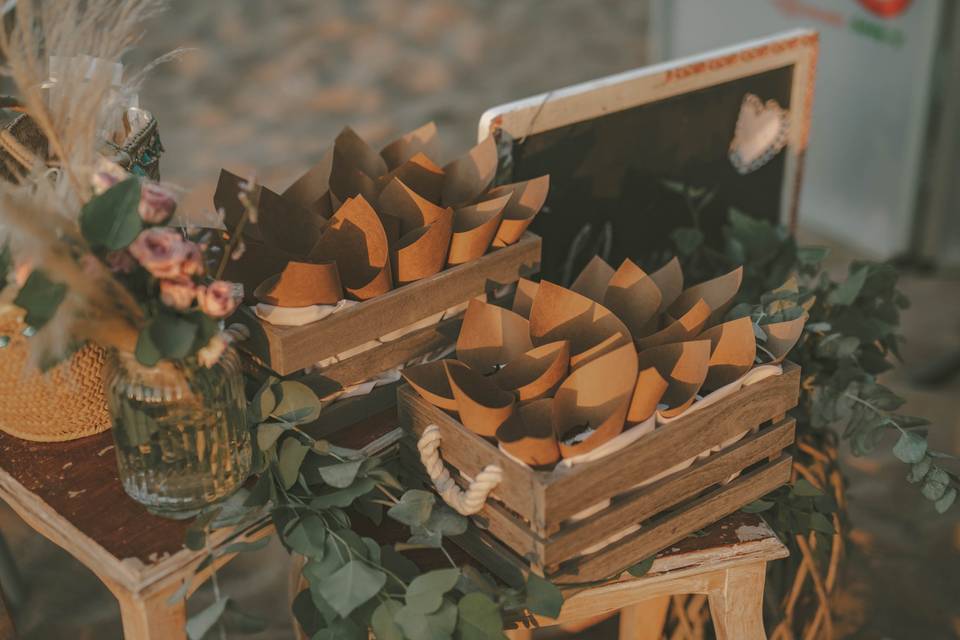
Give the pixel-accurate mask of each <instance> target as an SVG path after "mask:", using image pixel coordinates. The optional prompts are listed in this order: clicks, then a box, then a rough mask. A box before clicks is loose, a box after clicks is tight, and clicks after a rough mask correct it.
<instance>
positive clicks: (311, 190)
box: [281, 148, 333, 218]
mask: <svg viewBox="0 0 960 640" xmlns="http://www.w3.org/2000/svg"><path fill="white" fill-rule="evenodd" d="M332 166H333V149H332V148H331V149H329V150H327V152H326V153H324V154H323V157H322V158H320V162H318V163H317V164H315V165H314V166H313V167H311V168H310V170H309V171H307V172H306V173H304V174H303V175H302V176H300V177H299V178H297V180H296V181H295V182H294V183H293V184H291V185H290V186H289V187H287V188H286V190H285V191H284V192H283V193H282V194H281V195H282V196H283V198H284V199H285V200H287V201H289V202H292V203H294V204H295V205H297V206H299V207H302V208H304V209H306V210H307V211H310V212H311V213H316V214H318V215H321V216H323V217H324V218H329V217H330V215H331V214H332V213H333V203H332V202H331V201H330V169H331V167H332Z"/></svg>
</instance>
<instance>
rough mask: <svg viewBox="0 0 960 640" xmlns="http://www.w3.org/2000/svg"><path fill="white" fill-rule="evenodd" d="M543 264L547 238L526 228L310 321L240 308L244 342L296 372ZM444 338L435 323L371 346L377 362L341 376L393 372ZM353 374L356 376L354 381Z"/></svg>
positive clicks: (276, 366) (266, 361)
mask: <svg viewBox="0 0 960 640" xmlns="http://www.w3.org/2000/svg"><path fill="white" fill-rule="evenodd" d="M539 269H540V237H539V236H537V235H535V234H533V233H530V232H526V233H524V235H523V237H521V238H520V240H518V241H517V242H516V243H514V244H512V245H510V246H507V247H503V248H501V249H495V250H493V251H491V252H490V253H488V254H486V255H484V256H483V257H481V258H478V259H476V260H473V261H471V262H468V263H466V264H461V265H457V266H455V267H450V268H447V269H444V270H443V271H441V272H440V273H438V274H436V275H433V276H430V277H429V278H424V279H423V280H418V281H416V282H413V283H410V284H408V285H404V286H402V287H399V288H396V289H393V290H392V291H389V292H387V293H385V294H383V295H382V296H378V297H376V298H373V299H371V300H366V301H364V302H362V303H360V304H357V305H353V306H352V307H349V308H347V309H344V310H342V311H339V312H337V313H334V314H333V315H330V316H327V317H326V318H324V319H323V320H320V321H317V322H314V323H311V324H308V325H304V326H301V327H282V326H275V325H271V324H269V323H267V322H263V321H261V320H260V319H259V318H257V317H256V316H255V315H254V314H253V313H250V312H245V313H238V314H236V315H235V316H234V317H233V318H232V320H231V321H232V322H239V323H240V324H243V325H245V326H247V327H248V328H249V329H250V333H251V336H250V338H249V339H247V340H245V341H244V342H243V344H242V347H243V348H244V349H245V350H246V351H248V352H249V353H250V354H251V355H252V356H254V357H255V358H257V359H259V360H260V361H261V363H262V364H263V365H264V366H266V367H268V368H270V369H271V370H273V371H276V372H277V373H279V374H280V375H289V374H291V373H294V372H295V371H299V370H300V369H303V368H305V367H308V366H310V365H313V364H315V363H317V362H319V361H321V360H324V359H326V358H329V357H331V356H335V355H337V354H338V353H343V352H345V351H348V350H349V349H352V348H354V347H357V346H359V345H362V344H364V343H366V342H369V341H371V340H376V339H377V338H379V337H380V336H383V335H386V334H388V333H391V332H393V331H397V330H399V329H403V328H404V327H408V326H410V325H412V324H414V323H416V322H417V321H419V320H423V319H424V318H427V317H429V316H431V315H434V314H436V313H439V312H441V311H444V310H446V309H449V308H451V307H454V306H457V305H459V304H462V303H464V302H467V301H468V300H470V298H473V297H474V296H478V295H481V294H484V293H488V292H490V291H492V290H494V289H496V288H498V287H501V286H503V285H505V284H510V283H513V282H516V281H517V280H518V279H519V278H521V277H529V276H531V275H533V274H534V273H536V272H537V271H539ZM441 337H442V335H441V334H439V333H438V332H437V331H436V330H435V329H431V328H428V329H426V330H420V331H417V332H414V333H412V334H410V335H407V336H404V337H403V338H400V339H399V340H396V341H393V342H390V343H386V344H384V345H383V346H381V347H377V348H375V349H371V350H369V351H366V352H364V353H362V354H360V356H363V357H364V358H366V359H367V360H368V361H369V363H370V364H369V366H365V367H361V372H362V373H365V374H366V375H365V376H363V377H360V378H356V375H357V367H356V366H353V367H352V368H350V369H349V370H350V375H349V376H347V375H341V376H339V378H337V381H338V382H339V383H340V384H343V385H346V384H350V383H353V382H358V381H359V380H363V379H365V378H368V377H370V376H371V375H375V374H377V373H379V372H381V371H385V370H387V369H391V368H393V367H395V366H397V365H399V364H402V363H403V362H405V361H406V360H408V359H410V358H411V357H413V356H415V355H417V354H418V353H423V352H424V351H425V346H428V343H431V342H432V341H434V342H435V341H437V340H439V339H440V338H441ZM381 350H382V352H381ZM360 356H354V357H360ZM352 359H353V358H350V359H349V360H352ZM344 362H346V361H344ZM337 364H338V365H343V363H337ZM341 369H342V366H341ZM350 377H354V378H356V379H350V380H347V378H350Z"/></svg>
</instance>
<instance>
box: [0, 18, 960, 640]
mask: <svg viewBox="0 0 960 640" xmlns="http://www.w3.org/2000/svg"><path fill="white" fill-rule="evenodd" d="M646 28H647V12H646V3H645V2H643V1H642V0H621V1H617V0H591V1H590V2H584V1H576V0H527V1H524V2H516V1H513V2H510V1H507V0H497V1H492V0H457V1H455V2H444V1H441V0H420V1H415V0H392V1H391V0H324V1H323V2H316V1H313V0H273V1H271V2H254V1H253V0H244V1H242V2H238V1H234V0H203V1H197V0H193V1H191V0H176V1H174V2H173V3H172V7H171V9H170V10H169V11H168V12H167V13H166V14H165V15H164V16H162V17H161V18H159V19H158V20H157V22H156V24H155V26H153V27H152V28H151V29H150V31H149V33H148V34H147V37H146V39H145V41H144V48H143V51H142V52H139V53H137V54H136V55H137V56H138V57H139V58H140V59H142V60H146V59H151V58H153V57H156V56H158V55H160V54H162V53H164V52H166V51H169V50H171V49H174V48H177V47H189V48H193V50H191V51H189V52H185V53H184V54H183V55H182V56H181V57H180V58H179V59H178V61H176V62H173V63H171V64H169V65H166V66H164V67H161V68H160V69H158V70H157V71H156V72H155V74H154V75H153V77H152V78H151V80H150V81H149V83H148V85H147V86H146V87H145V89H144V92H143V94H142V102H143V104H144V106H147V107H148V108H150V109H152V110H153V111H154V112H155V113H156V114H157V116H158V117H159V119H160V124H161V133H162V137H163V141H164V144H165V145H166V148H167V153H166V155H165V157H164V159H163V173H164V177H165V178H166V179H168V180H171V181H174V182H176V183H178V184H180V185H182V186H184V187H185V188H187V189H189V188H190V187H192V186H194V185H197V184H202V183H209V182H210V181H212V180H215V179H216V174H217V172H218V170H219V168H220V167H221V166H231V167H244V168H247V169H256V170H257V171H258V175H259V176H260V177H261V178H262V179H263V180H264V181H265V182H266V183H267V184H269V185H271V186H275V187H278V188H282V187H285V186H286V185H287V184H288V182H289V181H291V180H292V178H293V177H295V176H296V175H297V172H298V171H300V170H302V169H303V168H304V167H306V166H308V165H309V164H310V163H311V161H314V160H316V159H318V158H319V156H320V154H321V152H322V151H323V149H324V148H325V146H326V145H327V144H328V142H329V141H330V140H332V138H333V136H334V135H336V132H337V131H338V130H339V129H340V128H341V127H342V126H344V125H347V124H349V125H350V126H352V127H354V128H355V129H356V130H357V131H358V132H360V133H361V134H362V135H364V136H366V137H368V138H369V139H370V140H371V141H374V142H380V141H386V140H389V139H390V137H391V136H392V135H394V134H397V133H400V132H402V131H405V130H408V129H411V128H413V127H415V126H417V125H419V124H422V123H423V122H425V121H427V120H431V119H432V120H435V121H436V122H437V123H438V125H439V126H440V129H441V135H442V138H443V145H444V150H445V151H446V152H447V154H448V155H452V154H453V153H454V152H456V151H457V150H460V149H463V148H465V147H466V146H467V145H468V144H469V143H471V142H472V141H473V140H475V137H476V123H477V121H478V119H479V117H480V114H481V113H482V112H483V111H484V110H485V109H486V108H488V107H490V106H494V105H497V104H500V103H502V102H506V101H509V100H514V99H518V98H522V97H525V96H528V95H532V94H535V93H538V92H541V91H545V90H549V89H552V88H557V87H561V86H564V85H566V84H570V83H573V82H579V81H583V80H588V79H591V78H595V77H598V76H601V75H606V74H609V73H614V72H617V71H621V70H624V69H628V68H632V67H636V66H639V65H641V64H643V63H644V61H645V58H646V55H645V33H646ZM842 257H843V252H842V251H841V252H840V254H839V257H838V261H839V260H840V258H842ZM904 287H905V289H906V291H907V293H908V294H909V295H910V296H911V297H912V298H913V299H914V306H913V308H912V309H911V310H910V311H909V312H908V313H907V314H906V315H905V318H904V329H905V333H906V335H907V336H908V340H909V342H908V344H907V346H906V348H905V350H904V351H905V354H906V356H907V359H908V364H907V366H905V367H904V368H903V369H902V371H899V372H897V373H895V374H894V375H893V376H891V380H890V381H891V382H892V383H893V384H894V386H895V387H896V389H897V390H898V391H899V392H900V393H902V394H904V395H905V396H906V397H908V398H909V400H910V403H909V405H908V407H906V408H905V409H906V410H907V411H908V412H909V411H912V412H916V413H920V414H923V415H926V416H928V417H930V418H931V419H933V420H934V423H935V425H937V426H936V432H935V435H934V437H933V440H934V442H935V443H936V445H937V447H938V448H939V449H941V450H945V451H950V452H953V453H960V437H958V435H957V434H958V433H960V425H958V417H957V411H956V409H957V406H958V401H957V397H958V395H957V394H958V392H960V380H956V379H955V380H953V381H951V382H948V383H946V384H945V385H943V386H941V387H939V388H936V389H918V388H914V387H913V386H912V385H911V384H910V382H909V379H910V378H909V374H910V372H911V371H912V368H914V367H916V366H918V365H919V364H922V363H923V362H925V361H927V360H929V359H930V358H932V357H936V356H937V355H939V354H942V353H943V352H944V351H945V350H947V349H950V348H957V349H960V332H958V329H960V326H958V322H957V318H958V317H960V314H958V311H960V308H958V302H957V300H960V296H958V294H960V285H958V283H957V282H956V281H955V280H943V279H935V278H919V277H907V278H905V280H904ZM848 468H849V469H850V473H851V486H852V489H851V494H850V495H851V517H852V518H853V523H854V526H855V527H856V536H855V538H856V540H857V541H858V542H859V543H860V547H859V548H858V549H856V550H854V551H853V553H852V554H851V562H850V563H848V569H847V574H846V576H845V577H844V591H843V594H842V596H841V598H840V599H839V606H838V612H837V616H838V623H837V625H838V630H840V631H841V633H842V635H843V636H844V637H851V638H864V639H880V638H890V639H897V640H913V639H922V640H927V639H929V640H938V639H940V638H956V637H960V604H958V599H957V596H956V594H957V593H960V553H958V549H960V508H956V507H955V508H954V510H953V511H952V513H951V514H950V515H948V516H943V517H940V516H937V515H936V514H935V513H934V512H933V510H932V508H931V507H930V506H928V504H927V503H926V501H925V500H923V499H922V498H920V497H919V496H918V493H917V489H916V487H915V486H912V485H908V484H907V483H906V482H905V481H904V480H903V475H904V473H905V469H904V467H903V465H902V464H900V463H898V462H896V461H895V460H893V459H892V458H891V457H888V456H880V457H877V458H871V459H868V460H859V461H851V463H850V464H849V466H848ZM0 529H2V531H3V533H4V535H5V536H6V538H7V540H8V542H9V543H10V546H11V547H12V548H13V550H14V553H15V555H16V558H17V562H18V564H19V565H20V568H21V570H22V572H23V573H24V575H25V576H26V582H27V586H28V588H29V593H28V594H27V598H26V601H25V603H24V604H23V606H22V607H21V608H20V609H19V611H18V613H17V621H18V625H19V629H20V631H21V635H22V637H24V638H25V639H27V640H54V639H56V638H71V639H72V640H84V639H87V638H91V639H92V638H97V639H101V638H115V637H119V636H120V627H119V621H118V610H117V607H116V605H115V603H114V602H113V601H112V598H111V597H110V594H109V593H108V592H107V591H106V590H105V589H104V588H103V587H102V586H101V585H100V584H99V582H98V581H97V580H96V578H95V577H94V576H93V575H92V574H90V573H89V572H88V571H86V570H85V569H84V568H83V567H81V566H80V565H79V564H78V563H76V562H75V561H73V560H72V559H71V558H70V557H69V556H67V555H66V554H65V553H63V552H61V551H59V550H58V549H56V548H55V547H53V546H52V545H51V544H49V543H47V542H46V541H45V540H42V539H39V538H38V537H37V536H35V535H33V534H32V532H31V531H30V530H29V529H28V528H27V527H26V526H25V525H24V524H23V523H22V522H20V521H19V520H18V519H17V518H16V517H15V516H14V515H13V514H12V513H11V512H10V511H9V510H8V509H7V508H6V507H2V508H0ZM286 570H287V563H286V554H285V553H284V552H283V550H282V549H281V548H280V547H279V545H278V544H277V543H276V542H274V543H273V544H272V545H271V546H270V547H269V548H268V549H266V550H264V551H261V552H259V553H257V554H254V555H251V556H250V557H246V558H242V559H240V560H238V561H235V562H233V563H232V564H230V565H229V566H228V567H227V569H226V570H224V571H223V572H222V575H221V583H222V587H223V588H224V589H225V590H226V591H227V592H228V593H229V594H230V595H231V596H232V597H235V598H237V599H238V600H239V601H240V602H241V603H242V604H243V605H244V607H246V608H248V609H249V610H251V611H253V612H257V613H260V614H261V615H264V616H265V617H266V618H267V619H269V621H270V628H269V629H268V631H267V632H265V633H263V634H261V635H260V636H258V637H260V638H271V639H272V638H288V637H291V633H290V627H289V620H288V617H287V604H286V598H287V596H286V582H285V579H286ZM199 598H200V599H201V600H202V598H203V594H201V595H200V596H199ZM201 605H202V602H195V603H193V605H192V606H195V607H198V606H201ZM611 628H612V627H611V625H609V624H608V625H607V626H606V627H605V628H604V629H603V630H601V631H599V632H597V633H595V634H592V635H593V636H594V637H613V636H612V635H611ZM580 637H584V636H582V635H581V636H580Z"/></svg>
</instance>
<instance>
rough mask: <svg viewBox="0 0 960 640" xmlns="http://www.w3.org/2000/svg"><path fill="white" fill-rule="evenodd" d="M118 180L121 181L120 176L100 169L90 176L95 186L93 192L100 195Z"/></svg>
mask: <svg viewBox="0 0 960 640" xmlns="http://www.w3.org/2000/svg"><path fill="white" fill-rule="evenodd" d="M118 182H120V178H118V177H117V176H115V175H113V174H110V173H107V172H106V171H98V172H97V173H95V174H93V176H91V178H90V183H91V185H92V186H93V193H94V194H95V195H100V194H101V193H103V192H104V191H106V190H107V189H109V188H110V187H112V186H113V185H115V184H117V183H118Z"/></svg>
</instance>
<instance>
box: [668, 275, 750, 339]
mask: <svg viewBox="0 0 960 640" xmlns="http://www.w3.org/2000/svg"><path fill="white" fill-rule="evenodd" d="M742 280H743V267H737V268H736V269H734V270H733V271H731V272H730V273H726V274H724V275H722V276H719V277H717V278H714V279H713V280H707V281H706V282H701V283H700V284H698V285H694V286H692V287H690V288H689V289H686V290H684V292H683V293H681V294H680V296H679V297H678V298H677V299H676V300H675V301H674V302H673V304H671V305H670V309H669V313H670V315H671V316H672V317H674V318H679V317H680V316H682V315H683V314H685V313H686V312H687V311H689V310H690V309H691V308H692V307H693V305H695V304H696V303H697V301H698V300H703V301H704V302H706V303H707V305H708V306H709V307H710V317H709V318H708V319H707V326H712V325H715V324H717V323H719V322H720V321H722V320H723V316H724V315H726V313H727V311H728V310H729V309H730V306H731V305H732V304H733V298H734V296H736V295H737V291H739V290H740V283H741V281H742Z"/></svg>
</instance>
